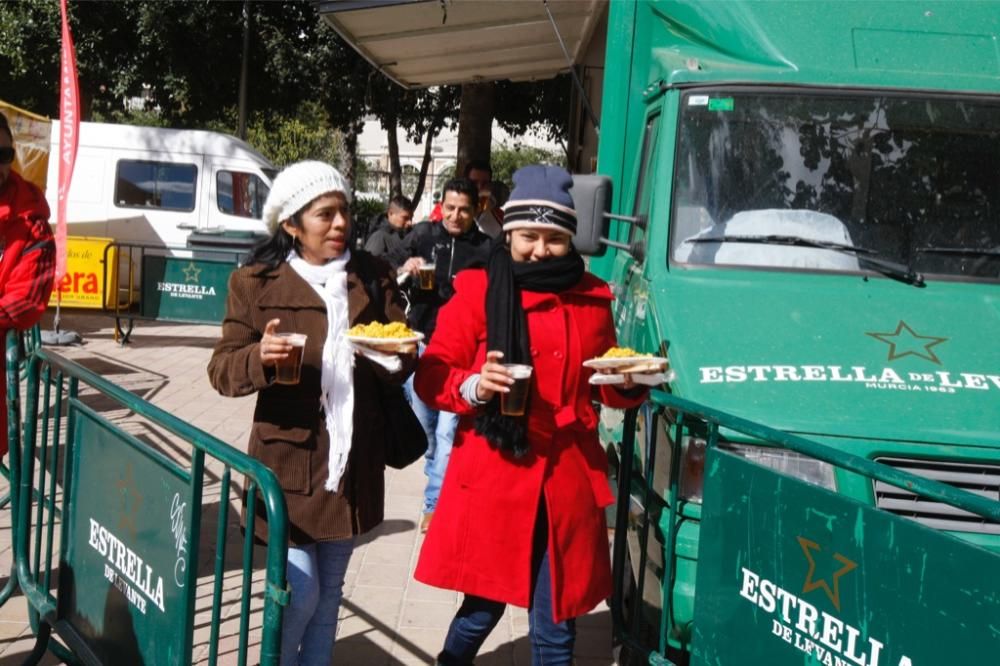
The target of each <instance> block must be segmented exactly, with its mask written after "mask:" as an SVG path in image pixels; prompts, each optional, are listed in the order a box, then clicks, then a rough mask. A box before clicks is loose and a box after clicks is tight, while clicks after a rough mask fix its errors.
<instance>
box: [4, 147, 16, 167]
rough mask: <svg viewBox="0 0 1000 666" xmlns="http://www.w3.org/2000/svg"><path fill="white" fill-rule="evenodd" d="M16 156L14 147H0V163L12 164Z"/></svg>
mask: <svg viewBox="0 0 1000 666" xmlns="http://www.w3.org/2000/svg"><path fill="white" fill-rule="evenodd" d="M15 156H16V153H15V152H14V149H13V148H12V147H10V146H8V147H6V148H0V164H10V163H11V162H13V161H14V157H15Z"/></svg>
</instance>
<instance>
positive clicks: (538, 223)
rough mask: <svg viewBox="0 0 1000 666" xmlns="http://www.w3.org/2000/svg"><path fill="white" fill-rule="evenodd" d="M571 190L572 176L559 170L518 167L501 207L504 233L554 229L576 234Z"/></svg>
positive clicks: (533, 165)
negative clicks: (505, 201)
mask: <svg viewBox="0 0 1000 666" xmlns="http://www.w3.org/2000/svg"><path fill="white" fill-rule="evenodd" d="M571 187H573V177H572V176H571V175H569V172H568V171H566V169H563V168H562V167H556V166H546V165H542V164H532V165H530V166H526V167H521V168H520V169H518V170H517V171H516V172H514V190H513V191H512V192H511V193H510V199H508V200H507V203H506V204H505V205H504V207H503V230H504V231H511V230H513V229H526V228H534V229H556V230H558V231H563V232H565V233H568V234H569V235H571V236H572V235H574V234H576V211H575V210H574V208H573V197H571V196H570V194H569V188H571Z"/></svg>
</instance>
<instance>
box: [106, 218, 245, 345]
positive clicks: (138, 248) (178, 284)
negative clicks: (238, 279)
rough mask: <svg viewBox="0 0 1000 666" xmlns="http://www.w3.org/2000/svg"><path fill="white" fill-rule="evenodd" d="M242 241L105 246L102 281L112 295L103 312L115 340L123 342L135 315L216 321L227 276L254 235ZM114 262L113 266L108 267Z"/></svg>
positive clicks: (221, 310) (222, 311) (223, 308)
mask: <svg viewBox="0 0 1000 666" xmlns="http://www.w3.org/2000/svg"><path fill="white" fill-rule="evenodd" d="M220 240H225V239H224V238H223V239H220ZM230 240H232V241H233V242H235V239H230ZM246 240H247V243H244V244H241V245H234V246H226V245H223V244H222V243H221V242H220V243H219V244H217V245H214V246H190V247H167V246H163V245H151V244H148V243H124V242H118V241H115V242H113V243H110V244H108V246H107V247H106V248H105V249H104V260H103V265H104V283H105V284H109V285H111V286H110V290H111V293H112V294H115V297H114V298H113V299H112V302H111V303H106V304H105V307H104V311H105V312H107V313H109V314H111V313H113V314H114V317H115V340H116V341H119V342H121V343H122V344H125V343H126V342H128V339H129V336H130V335H131V334H132V328H133V327H134V325H135V320H137V319H140V320H152V321H173V322H183V323H193V324H218V323H220V322H221V321H222V318H223V316H224V315H225V312H226V295H227V293H228V291H229V275H230V274H231V273H232V272H233V270H234V269H235V268H236V267H237V266H239V264H240V262H241V261H242V260H243V259H244V257H245V256H246V254H247V252H248V251H249V247H250V241H251V240H253V239H252V238H248V239H246ZM114 261H117V264H115V265H113V262H114ZM135 297H138V303H137V304H136V303H134V302H133V299H134V298H135ZM123 320H124V323H123Z"/></svg>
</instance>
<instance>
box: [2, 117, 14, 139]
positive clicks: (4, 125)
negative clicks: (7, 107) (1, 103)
mask: <svg viewBox="0 0 1000 666" xmlns="http://www.w3.org/2000/svg"><path fill="white" fill-rule="evenodd" d="M0 130H4V131H5V132H7V136H9V137H10V140H11V142H13V141H14V132H13V131H12V130H11V129H10V123H8V122H7V116H5V115H4V114H2V113H0Z"/></svg>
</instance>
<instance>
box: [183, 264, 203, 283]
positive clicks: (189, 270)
mask: <svg viewBox="0 0 1000 666" xmlns="http://www.w3.org/2000/svg"><path fill="white" fill-rule="evenodd" d="M181 271H182V272H183V273H184V282H197V281H198V276H199V275H201V269H200V268H198V267H197V266H195V265H194V262H193V261H192V262H191V263H190V264H188V265H187V267H185V268H182V269H181Z"/></svg>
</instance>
